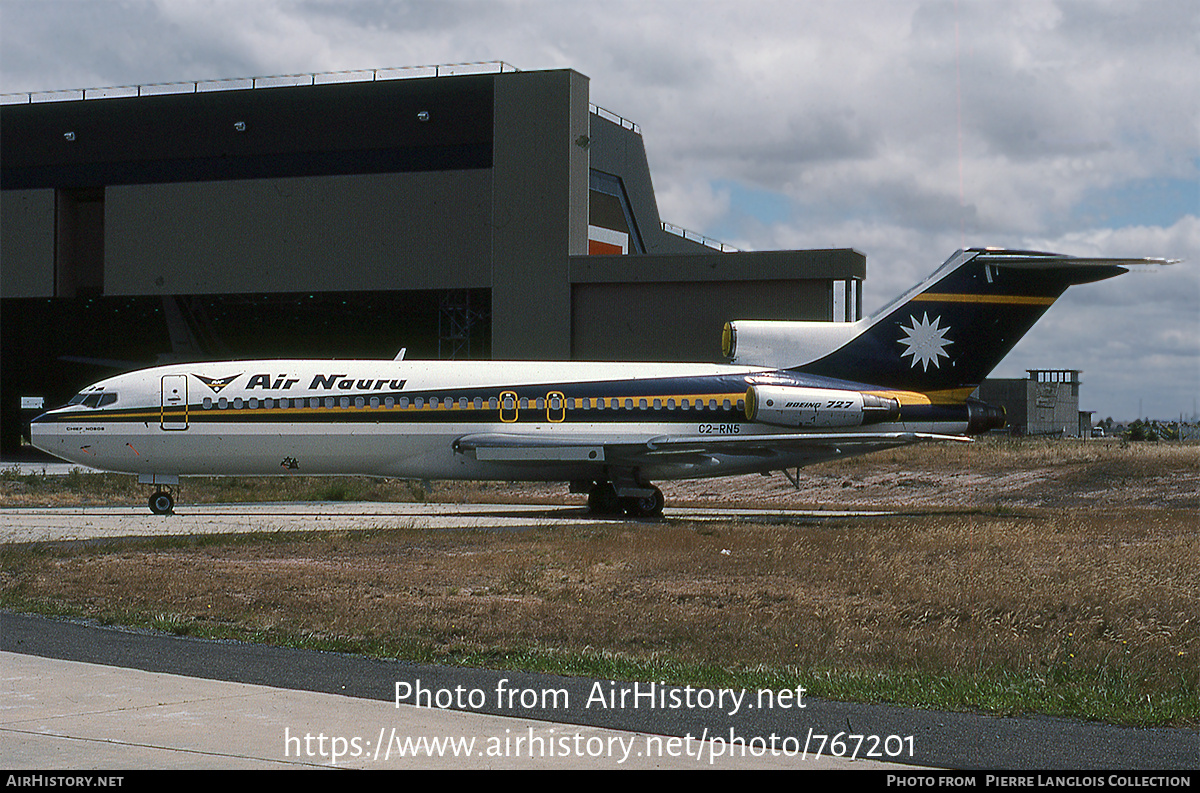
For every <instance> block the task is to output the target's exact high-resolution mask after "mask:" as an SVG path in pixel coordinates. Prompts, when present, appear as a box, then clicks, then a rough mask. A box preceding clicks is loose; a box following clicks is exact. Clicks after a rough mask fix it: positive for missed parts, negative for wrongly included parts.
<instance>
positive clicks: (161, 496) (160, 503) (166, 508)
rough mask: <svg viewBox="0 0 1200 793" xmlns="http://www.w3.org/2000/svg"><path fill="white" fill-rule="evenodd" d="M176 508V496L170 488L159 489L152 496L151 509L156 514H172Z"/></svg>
mask: <svg viewBox="0 0 1200 793" xmlns="http://www.w3.org/2000/svg"><path fill="white" fill-rule="evenodd" d="M174 510H175V497H174V496H173V495H171V491H169V490H159V491H157V492H155V493H154V495H152V496H150V511H151V512H153V513H154V514H155V515H170V514H172V513H173V511H174Z"/></svg>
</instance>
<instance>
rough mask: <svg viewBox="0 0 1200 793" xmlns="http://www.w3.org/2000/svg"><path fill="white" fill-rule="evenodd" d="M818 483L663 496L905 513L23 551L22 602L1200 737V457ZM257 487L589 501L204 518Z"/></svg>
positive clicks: (78, 493)
mask: <svg viewBox="0 0 1200 793" xmlns="http://www.w3.org/2000/svg"><path fill="white" fill-rule="evenodd" d="M801 474H802V476H803V477H804V478H803V479H802V481H801V485H802V488H803V489H802V490H800V491H797V490H796V489H795V488H793V486H792V485H791V484H790V483H788V482H786V481H785V480H783V479H782V478H781V477H778V476H776V477H774V478H764V477H742V478H738V479H736V480H730V481H725V482H722V481H720V480H709V481H703V482H695V483H675V484H669V485H668V486H665V487H664V491H665V492H667V497H668V503H681V502H695V503H721V504H732V503H738V504H745V505H764V504H765V505H779V506H796V507H799V506H815V507H820V506H827V507H841V506H846V505H855V506H864V507H891V508H897V509H899V510H902V512H901V513H900V514H897V515H893V516H889V517H876V518H811V519H803V520H797V521H791V522H778V523H762V522H745V523H738V522H730V523H725V524H712V523H703V524H699V523H695V524H693V523H688V522H683V521H677V520H671V519H667V520H663V521H656V522H624V521H599V522H597V523H596V524H595V525H592V526H585V527H571V528H556V529H531V530H527V531H521V532H477V531H467V530H463V531H422V530H414V529H411V528H405V527H391V526H372V527H365V530H363V531H355V532H345V533H336V534H327V533H315V534H305V535H304V536H298V535H252V536H241V537H205V538H174V539H161V538H160V539H154V540H125V541H118V542H111V543H104V544H98V545H91V546H88V545H84V546H66V545H63V546H54V545H47V546H19V547H18V546H11V547H4V548H3V549H0V606H3V607H5V608H10V609H21V610H42V611H50V612H58V613H68V614H75V615H85V616H90V617H94V618H98V619H101V620H105V621H113V622H128V623H135V624H141V625H150V626H155V627H159V628H162V629H166V630H172V631H175V632H178V633H188V634H193V635H208V636H233V637H239V638H247V639H250V640H255V641H271V642H280V643H292V644H304V645H308V646H322V647H330V648H335V649H344V650H350V651H354V652H369V653H375V654H380V655H388V656H393V657H403V658H410V659H413V660H434V661H441V662H447V663H460V664H478V665H488V666H497V667H505V668H517V667H520V668H528V669H549V670H555V671H561V672H566V673H573V672H574V673H585V674H603V675H612V676H623V677H628V678H636V679H653V680H675V681H679V682H684V681H688V682H697V683H701V682H707V683H712V682H722V683H724V684H733V683H736V682H737V681H742V682H741V684H743V685H745V684H754V683H760V684H766V685H779V684H780V683H781V682H782V681H785V680H786V681H788V682H789V683H793V684H794V683H801V684H804V685H805V686H806V687H807V688H808V689H809V691H810V693H811V694H812V695H814V696H826V697H832V698H842V699H855V700H863V701H890V702H902V703H908V704H916V705H922V706H929V707H944V708H957V709H974V710H986V711H990V712H1000V713H1015V712H1037V713H1049V714H1059V715H1069V716H1076V717H1083V718H1093V719H1101V720H1105V721H1111V722H1115V723H1130V724H1167V725H1177V726H1178V725H1186V726H1196V725H1197V724H1200V520H1198V518H1197V515H1198V509H1197V508H1198V506H1200V447H1197V446H1178V445H1176V446H1166V445H1154V444H1121V443H1119V442H1088V443H1079V442H1074V443H1073V442H1051V441H1007V440H988V441H984V442H981V443H978V444H975V445H972V446H970V447H968V448H966V449H960V448H957V447H956V448H953V449H947V448H945V447H932V446H931V447H919V448H912V449H906V450H898V451H895V452H889V453H885V454H882V455H875V456H873V457H864V458H859V459H853V460H846V461H841V462H837V463H831V464H826V465H822V466H815V467H813V468H810V469H805V470H804V471H802V472H801ZM54 479H61V480H64V481H61V482H56V481H51V480H54ZM68 479H73V481H67V480H68ZM121 479H123V478H120V477H100V476H96V478H95V479H94V480H93V479H92V477H90V476H86V475H84V476H74V477H57V478H55V477H42V478H41V479H40V480H39V479H38V478H36V477H34V478H25V479H22V478H21V477H18V476H15V475H6V476H5V477H4V478H3V479H2V480H0V499H3V502H2V503H4V504H5V505H15V504H22V503H24V504H28V503H97V502H100V501H105V502H108V501H112V500H114V499H115V500H117V501H121V500H124V501H125V502H127V503H134V504H140V503H141V501H142V496H141V494H140V491H138V490H137V489H136V488H135V487H132V486H129V485H128V484H127V483H126V484H122V483H121V482H120V480H121ZM122 487H128V488H129V490H128V492H126V491H124V490H122V489H121V488H122ZM242 492H244V493H245V494H246V497H247V498H251V499H253V500H266V499H269V498H275V497H279V498H289V499H304V500H312V499H320V498H322V497H324V498H356V499H357V498H375V499H389V498H390V499H402V500H411V499H413V498H421V499H430V500H434V499H437V500H442V499H446V500H449V499H457V500H469V499H473V500H481V501H498V500H503V499H504V498H510V499H511V498H520V499H522V500H533V501H542V500H549V501H553V502H555V503H575V502H576V501H578V500H579V497H577V496H567V495H566V494H565V488H562V487H561V486H555V487H547V486H536V485H519V486H518V485H511V486H510V485H500V484H494V485H487V486H482V485H455V484H449V483H434V484H432V485H423V486H422V485H417V484H413V483H399V482H371V481H366V480H336V481H324V482H322V481H319V480H307V481H304V480H285V481H282V482H277V483H263V482H255V481H239V480H226V481H211V482H198V483H195V484H190V485H188V486H187V488H186V490H185V491H184V495H183V497H182V498H181V504H182V503H185V502H186V501H188V500H196V501H201V500H238V499H237V498H235V496H237V495H238V494H239V493H242ZM231 494H232V495H231ZM39 499H40V501H39Z"/></svg>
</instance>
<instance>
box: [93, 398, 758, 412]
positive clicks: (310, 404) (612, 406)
mask: <svg viewBox="0 0 1200 793" xmlns="http://www.w3.org/2000/svg"><path fill="white" fill-rule="evenodd" d="M93 397H96V398H97V400H95V401H98V404H99V405H106V404H109V403H110V402H115V401H116V398H117V395H116V394H89V395H87V396H86V398H84V395H83V394H80V395H79V396H78V397H76V398H75V399H74V400H72V401H71V404H73V405H74V404H78V402H83V403H84V404H86V405H88V407H97V406H98V405H96V404H91V402H92V401H94V400H93V399H92V398H93ZM101 397H104V398H108V397H111V399H107V401H102V400H100V398H101ZM564 404H565V407H566V409H567V410H621V409H624V410H634V409H635V408H636V409H638V410H647V409H650V408H653V409H654V410H662V409H663V408H664V407H665V408H666V409H667V410H676V409H679V410H705V409H707V410H718V409H723V410H730V409H731V408H733V407H734V403H733V402H732V401H731V400H730V399H728V398H724V399H721V400H719V401H718V400H716V399H708V400H705V399H703V398H700V397H695V398H688V397H683V398H681V399H679V400H676V399H675V397H668V398H667V399H662V398H660V397H655V398H652V399H651V398H648V397H638V398H636V399H635V398H633V397H579V398H576V397H557V396H556V397H551V399H550V409H551V410H561V409H562V407H563V406H564ZM203 405H204V409H205V410H211V409H213V408H216V409H218V410H228V409H230V408H232V409H233V410H247V409H248V410H259V409H266V410H274V409H276V408H279V409H289V408H349V407H352V406H353V407H355V408H365V407H372V408H379V407H383V408H386V409H389V410H390V409H392V408H396V407H399V408H400V409H401V410H405V409H408V408H410V407H411V408H415V409H418V410H420V409H423V408H426V407H428V408H430V409H439V408H440V409H443V410H454V409H458V410H483V409H484V401H483V398H482V397H475V398H474V399H469V398H468V397H459V398H458V399H457V400H456V399H454V398H453V397H444V398H441V399H439V398H438V397H430V398H429V399H428V400H426V399H425V398H424V397H414V398H413V399H411V400H410V399H409V398H408V397H400V398H399V399H396V398H395V397H390V396H389V397H383V398H380V397H377V396H373V397H370V398H369V399H368V398H366V397H361V396H359V397H353V398H351V397H348V396H344V397H297V398H286V397H284V398H278V399H276V398H274V397H264V398H262V399H259V398H258V397H250V398H249V399H243V398H242V397H234V398H233V399H227V398H225V397H220V398H218V399H215V400H214V399H213V398H212V397H205V398H204V402H203ZM736 406H737V409H738V410H743V409H744V408H745V400H743V399H738V400H737V402H736ZM504 408H505V409H506V410H511V409H512V408H513V405H512V399H511V398H506V399H505V400H504ZM530 408H533V409H535V410H545V409H546V399H545V398H544V397H537V398H536V399H532V400H531V399H529V398H527V397H521V399H520V409H521V410H529V409H530ZM487 409H488V410H499V409H500V400H499V398H497V397H490V398H489V399H488V400H487Z"/></svg>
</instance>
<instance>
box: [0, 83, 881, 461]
mask: <svg viewBox="0 0 1200 793" xmlns="http://www.w3.org/2000/svg"><path fill="white" fill-rule="evenodd" d="M2 100H3V105H2V106H0V150H2V152H3V157H2V159H0V191H2V192H0V361H2V365H0V408H2V409H0V439H2V441H3V448H2V451H3V452H4V453H6V454H10V453H13V452H14V451H16V450H17V449H18V448H19V444H20V436H21V432H22V425H23V421H24V422H27V420H28V418H29V411H31V410H33V409H34V407H33V406H35V405H37V404H38V400H42V401H43V403H44V404H45V405H46V406H47V407H51V406H54V405H56V404H61V403H62V402H64V401H65V400H66V399H68V398H69V397H70V396H71V395H72V394H73V393H75V392H76V391H78V389H79V388H80V387H82V386H84V385H86V384H88V383H89V382H93V381H95V380H98V379H101V378H103V377H107V376H110V375H112V374H114V373H116V371H118V370H129V369H134V368H139V367H142V366H147V365H152V364H154V363H159V362H168V361H179V360H199V359H204V358H249V357H259V356H262V357H284V356H287V357H340V358H350V357H384V358H392V357H394V356H395V355H396V353H397V351H398V350H399V349H400V348H407V350H408V357H410V358H415V357H421V358H438V357H441V358H451V357H475V358H486V357H491V358H496V359H576V360H588V359H592V360H693V361H695V360H719V359H720V335H721V327H722V325H723V323H724V322H726V321H728V320H731V319H819V320H833V319H835V316H834V314H835V291H836V292H837V294H838V295H844V296H845V297H844V298H839V299H841V300H842V305H843V306H844V311H840V312H838V313H839V316H838V317H837V318H838V319H846V320H853V319H856V318H857V313H858V312H859V311H860V310H861V289H860V284H861V280H862V278H863V277H864V275H865V268H866V263H865V258H864V257H863V255H862V254H860V253H858V252H856V251H853V250H823V251H763V252H735V251H729V250H722V249H718V248H714V247H713V246H712V245H710V244H708V241H706V240H704V239H703V238H699V237H698V236H697V235H691V234H687V233H679V232H678V230H675V229H673V228H672V227H671V226H669V225H667V224H664V223H663V222H662V221H661V219H660V218H659V214H658V208H657V205H656V203H655V197H654V188H653V185H652V183H651V179H650V171H649V166H648V164H647V161H646V152H645V147H644V145H643V142H642V136H641V130H640V129H639V128H638V127H637V125H635V124H632V123H631V122H629V121H627V120H625V119H622V118H621V117H619V116H616V115H615V114H612V113H609V112H607V111H604V110H602V109H600V108H597V107H595V106H594V105H592V104H591V103H590V101H589V81H588V78H587V77H586V76H584V75H582V74H580V73H578V72H575V71H573V70H569V69H562V70H550V71H518V70H516V69H513V68H512V67H511V66H508V65H507V64H501V63H495V64H468V65H459V66H451V67H429V68H413V69H380V70H367V71H361V72H341V73H326V74H308V75H298V76H287V77H275V78H252V79H244V80H227V81H213V82H208V83H204V82H200V83H183V84H165V85H143V86H129V87H124V88H110V89H89V90H86V91H65V92H47V93H43V94H18V95H6V96H4V97H2ZM22 404H25V405H26V406H27V408H26V410H25V412H24V414H23V413H22Z"/></svg>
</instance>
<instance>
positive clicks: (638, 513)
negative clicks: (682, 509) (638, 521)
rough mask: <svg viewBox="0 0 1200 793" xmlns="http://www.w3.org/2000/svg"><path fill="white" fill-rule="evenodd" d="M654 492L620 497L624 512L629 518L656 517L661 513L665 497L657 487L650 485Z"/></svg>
mask: <svg viewBox="0 0 1200 793" xmlns="http://www.w3.org/2000/svg"><path fill="white" fill-rule="evenodd" d="M650 489H651V490H653V491H654V492H653V493H651V494H650V495H648V496H635V497H633V498H623V499H621V506H622V507H624V509H625V514H626V515H628V516H629V517H631V518H657V517H659V516H660V515H662V511H663V506H664V504H666V499H665V498H663V494H662V491H661V490H659V489H658V488H657V487H651V488H650Z"/></svg>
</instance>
